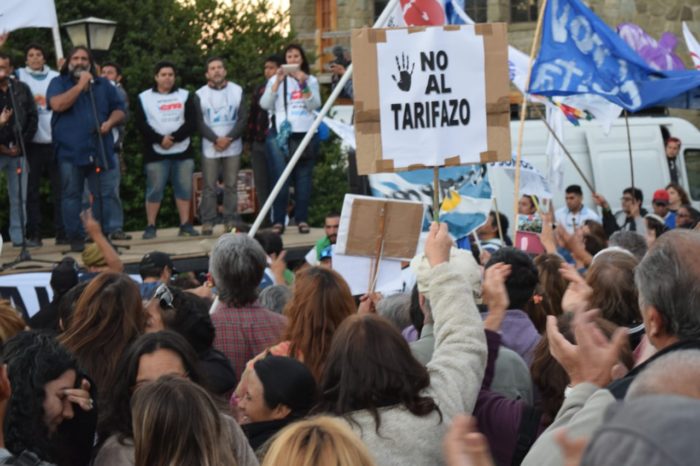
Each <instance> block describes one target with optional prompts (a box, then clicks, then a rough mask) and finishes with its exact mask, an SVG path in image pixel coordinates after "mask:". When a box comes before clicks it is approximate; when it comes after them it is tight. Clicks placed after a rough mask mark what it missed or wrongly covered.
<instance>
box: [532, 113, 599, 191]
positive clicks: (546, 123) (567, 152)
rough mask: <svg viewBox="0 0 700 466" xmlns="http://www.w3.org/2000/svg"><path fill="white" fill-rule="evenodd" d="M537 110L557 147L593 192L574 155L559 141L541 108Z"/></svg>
mask: <svg viewBox="0 0 700 466" xmlns="http://www.w3.org/2000/svg"><path fill="white" fill-rule="evenodd" d="M537 112H538V113H539V114H540V119H541V120H542V122H543V123H544V125H545V126H546V127H547V129H548V130H549V133H550V134H551V135H552V137H553V138H554V140H555V141H556V142H557V144H559V147H561V149H562V150H563V151H564V154H566V156H567V157H568V159H569V161H571V164H572V165H573V166H574V168H575V169H576V171H577V172H578V174H579V175H580V176H581V179H582V180H583V182H584V183H586V186H588V189H590V190H591V192H592V193H595V192H596V191H595V189H594V188H593V184H592V183H591V182H590V181H588V178H586V175H584V174H583V171H582V170H581V167H579V165H578V163H576V160H574V157H573V156H572V155H571V154H570V153H569V151H568V150H567V149H566V147H565V146H564V143H563V142H562V141H561V139H559V136H557V133H556V132H555V131H554V128H552V127H551V126H550V125H549V122H548V121H547V118H545V116H544V115H543V114H542V110H540V109H539V108H538V109H537Z"/></svg>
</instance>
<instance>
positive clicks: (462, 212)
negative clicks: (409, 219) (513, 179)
mask: <svg viewBox="0 0 700 466" xmlns="http://www.w3.org/2000/svg"><path fill="white" fill-rule="evenodd" d="M369 184H370V187H371V188H372V195H373V196H374V197H386V198H389V199H406V200H410V201H420V202H422V203H423V204H424V205H426V206H427V209H425V210H426V213H425V218H424V219H423V231H427V230H428V229H429V228H430V222H432V220H433V192H434V190H433V170H432V169H424V170H413V171H406V172H398V173H376V174H372V175H369ZM440 199H441V208H440V222H443V223H447V226H448V228H449V231H450V235H452V237H453V238H455V239H459V238H462V237H464V236H467V235H468V234H469V233H471V232H472V231H473V230H474V229H476V228H478V227H480V226H481V225H483V224H484V223H485V222H486V219H487V218H488V214H489V211H490V210H491V203H492V201H491V184H490V183H489V180H488V177H487V176H486V170H485V168H484V166H482V165H466V166H459V167H444V168H440Z"/></svg>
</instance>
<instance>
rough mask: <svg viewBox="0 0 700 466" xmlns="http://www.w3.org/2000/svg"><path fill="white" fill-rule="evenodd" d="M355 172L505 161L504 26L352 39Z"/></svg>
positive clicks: (377, 32)
mask: <svg viewBox="0 0 700 466" xmlns="http://www.w3.org/2000/svg"><path fill="white" fill-rule="evenodd" d="M352 50H353V66H354V67H355V73H354V76H353V77H354V87H355V129H356V138H357V158H358V162H357V164H358V171H359V173H360V174H368V173H376V172H385V171H394V170H402V169H413V168H421V167H426V166H445V165H461V164H469V163H485V162H493V161H496V160H507V159H508V158H510V106H509V100H508V96H509V92H510V90H509V84H508V71H507V70H508V68H507V66H508V59H507V37H506V27H505V25H504V24H485V25H483V24H482V25H469V26H445V27H428V28H416V29H367V28H366V29H360V30H353V37H352Z"/></svg>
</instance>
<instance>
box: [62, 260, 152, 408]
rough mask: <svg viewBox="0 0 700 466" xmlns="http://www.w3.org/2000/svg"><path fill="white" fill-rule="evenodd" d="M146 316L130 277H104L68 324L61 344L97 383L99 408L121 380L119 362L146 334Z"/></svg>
mask: <svg viewBox="0 0 700 466" xmlns="http://www.w3.org/2000/svg"><path fill="white" fill-rule="evenodd" d="M145 323H146V314H145V313H144V311H143V303H142V301H141V293H140V292H139V287H138V285H136V283H134V281H133V280H132V279H131V278H129V276H128V275H124V274H119V273H101V274H99V275H98V276H97V277H95V278H93V279H92V280H91V281H90V283H89V284H88V285H87V287H86V288H85V290H84V291H83V293H82V294H81V295H80V298H79V299H78V302H77V304H76V307H75V311H74V312H73V315H72V316H71V318H70V320H69V321H68V322H67V323H65V322H64V324H65V325H66V327H65V328H66V330H65V332H64V333H63V334H61V336H60V337H59V340H60V341H61V343H63V345H65V346H66V348H68V350H69V351H70V352H72V353H73V354H74V355H75V356H76V358H77V359H78V362H79V363H80V365H81V367H82V368H83V369H84V370H85V371H86V372H87V374H88V375H89V376H90V377H91V378H92V380H94V381H95V384H96V385H97V390H98V394H99V396H98V399H97V405H98V407H99V408H100V409H101V410H103V409H104V408H105V407H106V406H104V400H105V398H106V396H107V395H108V394H109V391H110V390H111V388H112V387H113V386H114V385H116V383H117V380H118V379H119V378H120V377H121V376H120V374H119V372H118V371H117V365H118V363H119V358H120V357H121V355H122V354H123V353H124V352H126V349H127V348H128V347H129V345H130V344H131V343H132V342H133V341H134V340H135V339H136V338H138V336H139V335H140V334H141V333H143V330H144V327H145Z"/></svg>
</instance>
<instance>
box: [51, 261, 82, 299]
mask: <svg viewBox="0 0 700 466" xmlns="http://www.w3.org/2000/svg"><path fill="white" fill-rule="evenodd" d="M50 284H51V288H53V291H54V293H56V294H63V293H65V292H66V291H68V290H70V289H71V288H73V287H74V286H75V285H77V284H78V264H77V263H76V262H75V259H73V258H72V257H64V258H63V259H61V262H59V263H58V264H56V267H54V269H53V272H51V281H50Z"/></svg>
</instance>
